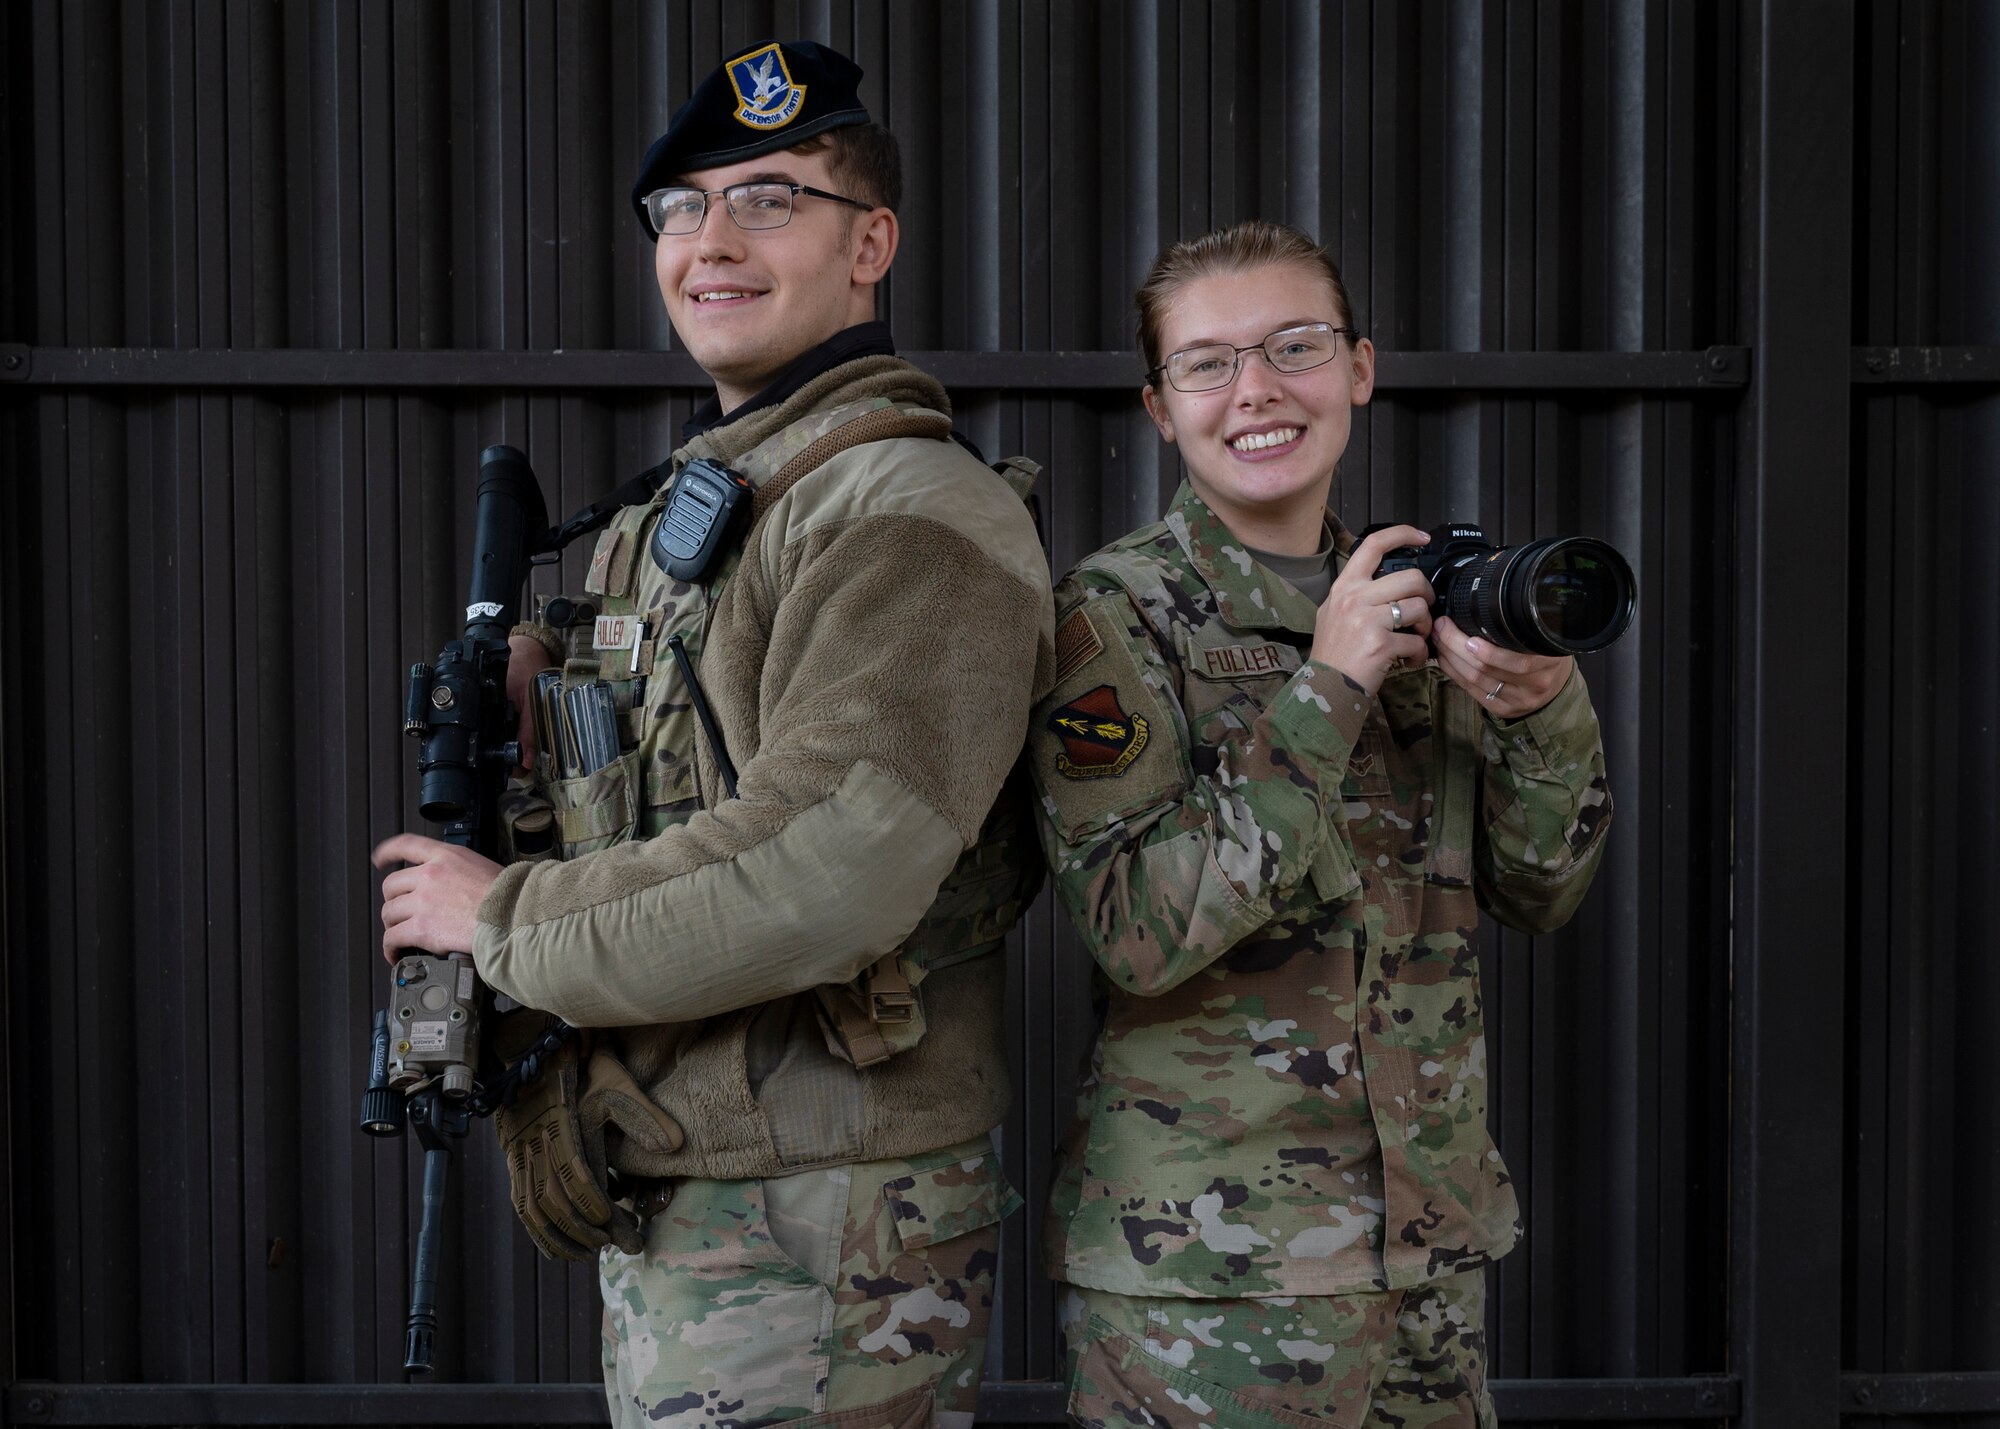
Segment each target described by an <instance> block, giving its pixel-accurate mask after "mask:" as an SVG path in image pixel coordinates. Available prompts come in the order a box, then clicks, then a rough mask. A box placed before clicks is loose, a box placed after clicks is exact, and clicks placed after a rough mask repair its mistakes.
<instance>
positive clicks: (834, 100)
mask: <svg viewBox="0 0 2000 1429" xmlns="http://www.w3.org/2000/svg"><path fill="white" fill-rule="evenodd" d="M860 78H861V71H860V69H859V67H858V66H856V65H855V64H854V63H853V62H852V61H851V60H849V59H847V58H846V57H845V56H843V55H840V54H837V53H835V52H833V51H831V50H829V49H826V48H824V47H822V46H820V45H816V44H810V43H784V44H778V43H765V44H760V45H756V46H753V47H751V48H750V49H748V50H746V51H743V52H742V53H739V54H737V55H734V56H732V57H731V58H729V59H728V60H727V61H725V62H724V64H723V65H722V66H721V68H719V69H718V70H716V71H715V73H713V74H711V75H710V76H709V77H708V78H707V79H706V80H705V81H704V82H703V83H702V85H701V86H700V88H699V89H697V90H696V92H695V94H694V96H693V97H692V98H691V99H690V100H689V101H688V103H687V104H686V105H684V106H683V107H682V108H681V110H680V111H679V112H678V113H677V114H676V115H675V116H674V119H673V122H672V124H671V126H670V127H669V128H668V130H667V132H666V133H665V134H664V135H663V136H661V138H660V139H659V141H658V142H657V143H655V144H654V145H653V147H652V151H651V152H650V153H648V154H647V156H646V161H645V164H644V166H643V167H642V169H641V171H640V174H639V178H638V181H637V183H636V184H635V185H634V186H633V190H632V203H633V207H634V208H635V209H636V210H637V212H638V214H639V217H640V221H641V222H643V223H645V224H646V226H647V232H648V233H649V234H650V235H651V236H653V237H654V239H655V241H656V243H657V249H656V254H655V263H654V269H655V272H656V274H657V276H658V279H659V285H660V295H661V297H662V298H663V299H664V300H665V302H666V305H667V311H668V313H669V314H670V316H671V317H672V319H673V324H674V328H675V331H676V332H677V333H678V334H679V336H680V340H681V342H682V343H683V344H685V346H686V348H687V350H688V351H689V352H690V353H692V354H693V355H694V357H695V358H696V359H697V360H698V361H699V362H700V363H701V365H702V368H703V370H704V371H706V372H707V373H708V375H709V376H710V377H711V378H712V379H713V380H714V382H715V395H714V398H713V399H712V400H711V401H710V402H708V403H707V404H706V405H705V406H704V407H703V408H702V409H700V410H699V411H698V412H697V413H696V415H695V418H694V420H693V421H692V422H691V423H689V425H688V428H687V429H686V431H685V433H684V437H685V442H684V445H683V446H682V447H681V448H680V449H679V450H678V451H676V452H675V453H674V456H673V460H672V463H671V466H670V471H671V476H670V478H669V480H668V481H667V482H666V484H665V485H664V486H663V487H662V489H661V491H660V493H659V494H658V495H657V496H655V497H654V498H653V499H652V500H651V501H650V502H645V503H643V504H639V505H634V506H629V507H627V508H625V509H624V510H623V511H621V512H620V513H619V515H618V516H617V517H616V518H615V519H614V520H613V521H612V522H611V524H610V526H609V527H608V528H607V529H606V530H605V531H604V533H603V535H602V536H601V537H600V539H599V542H598V545H597V548H596V551H595V554H594V557H593V560H592V563H591V567H590V576H589V579H588V581H587V582H586V589H585V590H584V591H583V592H581V593H579V594H577V595H575V596H573V597H567V598H563V599H561V600H560V601H544V602H543V603H542V607H541V616H540V618H539V619H538V620H537V621H535V622H530V623H529V624H527V625H526V626H524V627H522V628H521V629H520V630H519V631H517V633H516V638H515V641H514V656H513V661H512V665H511V666H510V670H509V685H510V689H511V690H512V692H513V694H514V697H515V700H516V702H517V704H519V705H521V706H522V707H524V708H525V707H526V706H527V705H528V704H529V703H530V694H531V683H530V682H531V680H532V677H533V675H534V674H535V672H536V671H537V670H540V669H543V668H546V667H548V666H550V665H560V666H561V667H562V671H563V677H562V678H563V680H564V682H565V683H568V684H575V683H581V682H585V681H588V680H590V679H592V678H596V679H600V680H603V681H604V682H605V683H607V684H608V685H610V687H611V691H612V694H613V696H614V698H615V700H616V702H617V704H618V707H619V708H621V709H625V710H627V711H628V714H627V715H626V716H625V717H624V718H625V723H626V729H625V730H624V737H625V740H626V748H625V752H624V754H623V755H622V757H621V758H620V759H619V760H617V761H616V762H614V763H612V764H610V765H607V766H605V767H604V768H601V769H598V770H595V771H593V772H590V773H588V774H587V775H580V776H579V775H578V774H577V773H576V771H574V770H572V769H569V768H567V767H565V763H564V759H563V756H562V752H561V751H558V750H544V751H542V752H541V755H540V758H539V759H538V760H537V763H536V770H535V772H536V776H537V782H536V787H535V791H534V794H533V795H532V796H531V798H529V799H528V800H525V801H521V807H528V808H531V809H532V808H534V807H539V810H540V812H541V816H542V821H543V822H547V821H548V820H549V819H550V818H551V817H552V818H553V821H554V826H555V828H556V830H557V832H558V835H559V844H560V852H561V854H562V857H560V858H543V859H540V860H537V861H518V862H515V863H512V864H511V865H509V866H507V867H505V868H502V867H500V866H498V865H496V864H493V863H490V862H488V861H486V860H483V859H481V858H479V857H478V856H476V855H474V854H471V853H469V852H468V851H466V850H464V849H460V848H456V847H453V846H450V845H446V844H441V843H436V842H434V841H432V840H428V839H423V838H419V837H418V836H416V835H412V834H404V835H400V836H398V837H396V838H393V839H390V840H388V841H387V842H385V843H384V844H383V845H382V846H381V847H380V848H379V849H378V850H377V854H376V861H377V862H378V864H381V865H383V866H385V867H387V866H389V865H391V864H394V863H396V862H399V861H400V862H403V863H406V864H407V865H408V866H407V867H405V868H402V869H400V870H398V871H396V872H394V873H391V874H390V875H389V877H388V878H387V879H386V880H385V882H384V886H383V887H384V897H385V903H384V907H383V922H384V925H385V927H386V930H387V931H386V933H385V936H384V939H383V944H384V949H385V951H386V952H388V953H390V954H391V955H393V954H395V953H396V952H397V951H398V950H400V949H403V948H413V947H422V948H429V949H467V950H469V951H470V952H471V953H472V955H473V957H474V959H475V960H476V962H477V964H478V968H479V972H480V975H481V976H482V977H484V978H485V979H486V980H487V981H488V982H489V983H490V984H491V985H492V986H493V987H494V988H495V989H496V990H497V991H499V992H501V993H503V994H506V995H507V996H508V997H510V998H512V999H514V1000H515V1001H518V1002H519V1003H521V1004H522V1005H523V1006H524V1007H525V1008H530V1009H541V1010H543V1011H544V1012H546V1013H548V1014H553V1015H555V1016H559V1017H561V1018H563V1019H565V1020H566V1021H568V1022H569V1023H571V1024H572V1025H574V1026H578V1027H582V1028H587V1029H593V1030H592V1032H591V1034H590V1041H589V1051H588V1055H587V1056H586V1055H585V1054H584V1053H583V1052H581V1051H577V1052H565V1053H564V1054H563V1055H562V1056H561V1057H560V1058H558V1059H557V1064H556V1066H554V1067H553V1068H552V1069H551V1070H550V1071H548V1072H546V1073H545V1074H544V1075H543V1076H542V1077H541V1078H539V1079H538V1081H537V1082H536V1083H535V1084H534V1087H533V1089H532V1090H531V1091H530V1092H527V1093H524V1094H523V1096H522V1097H521V1098H520V1100H519V1101H518V1102H517V1103H516V1105H515V1107H514V1108H512V1109H511V1110H510V1111H509V1112H506V1113H503V1114H502V1116H501V1118H500V1123H501V1125H500V1131H501V1139H502V1141H503V1142H504V1143H505V1144H506V1148H507V1155H508V1161H509V1166H510V1172H511V1174H512V1175H513V1178H514V1198H515V1205H516V1209H517V1210H518V1211H519V1213H520V1214H521V1217H522V1219H523V1222H524V1224H526V1225H527V1227H528V1229H529V1232H530V1234H531V1235H533V1236H534V1238H535V1240H536V1242H537V1244H539V1245H540V1246H541V1247H542V1248H543V1249H544V1251H546V1252H548V1253H550V1254H557V1255H569V1256H572V1257H576V1258H582V1257H586V1256H588V1257H590V1258H594V1259H597V1261H598V1264H599V1269H600V1273H601V1275H602V1279H603V1291H604V1300H605V1305H606V1312H605V1317H604V1372H605V1382H606V1386H607V1389H608V1392H609V1396H610V1401H611V1413H612V1419H613V1422H614V1423H617V1424H633V1425H639V1424H647V1425H667V1426H674V1425H697V1424H699V1425H717V1424H723V1423H735V1424H753V1423H754V1424H777V1423H791V1422H810V1423H813V1424H828V1425H832V1424H839V1425H843V1426H847V1425H852V1426H875V1425H883V1426H900V1425H925V1424H933V1423H936V1424H945V1425H968V1424H970V1423H971V1422H972V1413H973V1409H974V1406H975V1402H976V1396H977V1389H978V1381H979V1375H980V1366H981V1362H982V1358H983V1355H984V1346H985V1334H986V1328H987V1323H988V1319H989V1315H990V1310H991V1296H992V1280H993V1271H994V1264H995V1249H996V1245H997V1237H998V1229H999V1221H1000V1220H1001V1218H1002V1217H1003V1216H1005V1215H1006V1214H1007V1213H1008V1212H1010V1211H1011V1210H1012V1209H1013V1208H1014V1207H1015V1206H1016V1205H1018V1203H1019V1198H1018V1197H1017V1196H1016V1195H1015V1194H1014V1192H1013V1191H1012V1189H1011V1188H1009V1187H1008V1185H1007V1183H1006V1181H1005V1180H1004V1179H1003V1177H1002V1175H1001V1173H1000V1169H999V1163H998V1158H997V1156H996V1155H995V1154H994V1151H993V1149H992V1145H991V1141H990V1136H989V1133H990V1129H991V1128H992V1127H993V1126H994V1125H995V1124H996V1123H997V1122H998V1121H999V1120H1000V1118H1001V1116H1002V1114H1003V1112H1004V1111H1005V1108H1006V1100H1007V1076H1006V1070H1005V1060H1004V1052H1003V1044H1002V1036H1001V1027H1000V1008H1001V996H1002V987H1003V980H1004V963H1005V959H1004V957H1003V956H1002V955H1001V954H1002V952H1003V947H1004V942H1003V940H1004V938H1005V935H1006V932H1007V930H1008V928H1009V927H1011V926H1012V925H1013V923H1014V922H1015V921H1016V920H1017V919H1018V917H1019V915H1020V912H1021V909H1022V906H1023V904H1024V902H1025V901H1026V900H1027V899H1028V898H1030V897H1032V895H1033V891H1034V888H1035V886H1036V883H1037V881H1038V878H1039V872H1038V867H1039V865H1038V863H1037V862H1036V854H1035V843H1034V837H1033V833H1032V829H1031V827H1030V826H1029V825H1028V824H1027V823H1026V822H1025V821H1024V818H1023V815H1024V810H1023V808H1022V806H1021V803H1020V800H1019V798H1018V797H1017V795H1016V793H1015V786H1014V785H1013V784H1012V783H1011V782H1009V781H1008V777H1007V776H1008V773H1009V770H1010V768H1011V767H1012V765H1013V763H1014V759H1015V756H1016V754H1017V752H1018V750H1019V748H1020V745H1021V742H1022V739H1023V737H1024V735H1025V732H1026V728H1027V717H1028V710H1029V708H1030V706H1031V705H1032V704H1033V703H1034V701H1035V700H1036V699H1037V698H1039V697H1040V696H1041V695H1042V694H1043V693H1044V692H1045V691H1046V690H1047V689H1048V688H1049V686H1050V684H1051V682H1052V678H1053V668H1054V656H1053V645H1052V610H1051V605H1050V596H1049V580H1048V571H1047V567H1046V564H1045V560H1044V557H1043V554H1042V550H1041V546H1040V543H1039V540H1038V538H1037V536H1036V533H1035V530H1034V527H1033V523H1032V521H1031V519H1030V517H1029V515H1028V513H1027V511H1026V509H1025V507H1024V505H1023V502H1022V497H1023V495H1025V481H1021V482H1019V483H1018V484H1017V482H1016V481H1015V480H1013V479H1010V478H1003V476H1001V475H998V474H996V473H995V472H994V471H992V470H989V469H988V468H987V467H986V466H985V465H983V464H982V463H981V462H980V461H978V460H977V459H975V458H974V457H973V456H971V455H969V454H968V453H967V451H966V450H965V449H964V448H963V447H961V446H960V445H958V444H956V443H954V442H953V441H951V440H949V432H950V411H951V405H950V401H949V399H948V398H947V397H946V395H945V392H944V390H943V388H942V387H940V386H939V385H938V384H937V382H936V381H934V380H933V379H932V378H930V377H928V376H927V375H925V374H924V373H923V372H921V371H919V370H918V369H916V368H915V367H912V366H911V365H910V364H908V363H906V362H904V361H902V360H901V359H899V358H897V357H896V356H895V355H894V346H893V344H892V343H891V341H890V336H889V329H888V326H887V324H886V323H883V322H879V321H877V320H876V318H875V311H876V303H875V294H876V289H877V286H878V285H879V284H880V283H881V281H882V279H883V277H884V276H885V275H886V274H887V273H888V271H889V265H890V263H891V262H892V261H893V259H894V258H895V255H896V245H897V240H898V228H897V222H896V206H897V203H898V200H899V197H900V194H899V189H900V173H899V160H898V157H897V147H896V141H895V139H894V137H893V136H891V135H890V134H889V133H888V131H887V130H885V129H883V128H882V127H881V126H879V125H877V124H875V123H873V122H872V121H871V120H870V119H869V116H868V113H867V110H866V109H865V108H864V107H863V105H862V103H861V100H860V97H859V95H858V93H857V85H858V83H859V81H860ZM698 461H701V462H707V463H710V464H711V466H709V467H704V468H700V469H692V468H691V464H692V463H696V462H698ZM714 469H726V470H727V472H730V473H734V474H735V475H734V476H733V477H728V476H725V477H724V478H721V479H720V480H719V482H717V483H713V484H712V485H711V486H710V487H709V488H704V489H707V490H710V491H711V493H715V492H719V493H720V496H718V497H716V498H715V499H716V500H717V501H720V502H722V503H723V504H725V505H726V504H727V503H728V502H729V501H730V500H732V499H733V498H732V497H731V495H730V493H731V491H732V490H736V491H738V492H739V493H749V494H748V495H745V496H744V498H743V500H742V502H741V507H742V508H743V511H742V514H741V515H740V516H739V517H736V518H734V519H732V518H730V517H728V516H725V515H716V516H715V517H714V520H715V522H716V523H717V525H718V529H719V530H721V531H723V532H724V533H725V534H726V539H724V540H722V541H721V542H720V543H719V544H718V545H717V549H716V551H715V553H714V555H713V557H712V559H711V560H710V562H709V564H707V565H706V566H705V567H703V568H702V569H699V570H696V569H693V568H691V567H690V566H689V565H688V564H687V560H688V559H692V558H685V552H686V551H687V550H689V549H692V546H691V545H690V544H689V542H693V544H694V545H699V544H700V541H699V539H698V537H699V534H700V533H699V531H697V530H696V529H695V528H696V527H702V529H706V528H705V527H703V523H704V522H706V521H708V520H709V516H708V515H705V514H703V513H705V512H710V511H711V510H712V509H713V510H716V511H719V510H720V507H719V506H714V505H713V503H711V504H710V505H701V506H697V505H686V506H682V507H676V508H674V511H675V514H674V516H673V520H672V521H668V522H666V523H664V524H663V521H662V513H663V511H666V510H667V509H668V507H669V505H670V503H671V502H672V501H673V499H674V494H675V491H676V488H677V487H680V486H682V485H683V484H684V483H685V484H686V485H687V487H688V491H690V492H692V491H694V490H696V489H697V486H698V479H699V478H700V476H701V472H703V471H711V472H712V471H713V470H714ZM737 478H740V479H741V482H740V486H738V487H736V488H731V486H730V484H729V483H730V482H732V481H735V480H737ZM1017 488H1018V489H1017ZM683 494H684V495H685V494H686V493H683ZM705 499H706V498H705ZM739 520H740V522H741V525H740V526H739V525H737V524H735V522H736V521H739ZM691 532H692V533H693V534H690V533H691ZM684 538H685V539H684ZM677 541H678V542H680V543H681V544H680V545H678V546H676V545H675V542H677ZM677 551H678V552H680V553H681V554H679V555H677V554H676V552H677ZM683 656H684V657H685V658H686V659H687V661H688V668H689V669H691V670H693V671H696V672H698V673H697V679H698V683H699V686H700V687H701V688H703V689H705V691H706V697H707V701H708V704H709V705H710V706H711V707H712V712H713V715H714V720H715V725H716V734H715V736H714V737H711V736H709V735H707V734H704V733H702V732H701V724H702V721H701V720H700V719H698V717H697V712H696V705H697V693H696V690H695V689H694V687H692V686H691V685H690V684H689V682H688V680H687V678H686V676H685V675H684V673H683V670H682V667H681V665H680V664H679V661H680V659H681V658H682V657H683ZM531 732H532V727H531V726H529V725H527V724H526V723H524V728H523V733H524V735H527V734H531ZM730 765H733V767H734V784H733V788H732V787H731V784H730V781H729V775H728V772H727V771H728V768H729V766H730ZM565 776H567V777H565ZM1003 786H1004V787H1003ZM521 807H517V808H515V809H514V810H513V811H512V812H513V814H514V815H515V817H516V818H519V817H520V815H521ZM520 827H521V828H523V829H525V828H526V827H527V824H526V822H525V821H523V822H522V823H521V824H520ZM523 1015H525V1016H536V1015H538V1014H523ZM642 1218H644V1220H643V1225H642V1224H641V1219H642Z"/></svg>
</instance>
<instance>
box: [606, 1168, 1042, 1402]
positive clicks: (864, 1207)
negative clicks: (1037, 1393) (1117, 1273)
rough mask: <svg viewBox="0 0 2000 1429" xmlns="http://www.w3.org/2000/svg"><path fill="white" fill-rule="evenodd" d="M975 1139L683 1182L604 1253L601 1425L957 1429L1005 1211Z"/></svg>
mask: <svg viewBox="0 0 2000 1429" xmlns="http://www.w3.org/2000/svg"><path fill="white" fill-rule="evenodd" d="M1018 1204H1019V1200H1018V1198H1017V1197H1015V1196H1014V1194H1013V1192H1012V1191H1011V1190H1009V1189H1008V1187H1007V1185H1006V1182H1005V1181H1004V1179H1002V1178H1001V1176H1000V1171H999V1164H998V1157H996V1156H994V1155H992V1154H991V1151H990V1148H989V1146H988V1144H987V1142H986V1141H985V1139H984V1138H981V1139H980V1140H978V1141H974V1142H967V1143H965V1144H963V1145H960V1146H956V1147H949V1148H946V1149H945V1150H943V1151H939V1152H935V1153H932V1154H931V1155H929V1156H925V1157H920V1158H917V1159H914V1160H895V1161H870V1162H858V1163H855V1164H853V1165H849V1166H836V1167H831V1168H827V1169H822V1170H817V1171H806V1172H801V1173H799V1174H797V1175H792V1176H785V1177H774V1178H771V1179H768V1180H750V1181H682V1182H679V1183H678V1184H677V1185H676V1186H675V1188H674V1196H673V1200H672V1202H671V1203H670V1204H669V1205H668V1207H667V1209H666V1210H665V1211H663V1212H661V1213H660V1214H659V1215H657V1216H655V1217H653V1219H652V1221H651V1222H650V1223H649V1224H648V1225H647V1228H646V1248H645V1250H644V1252H643V1253H641V1254H639V1255H625V1254H622V1253H621V1252H619V1251H617V1250H616V1249H608V1250H606V1251H605V1252H604V1254H603V1258H602V1260H601V1261H600V1263H599V1270H600V1274H601V1284H602V1288H603V1291H604V1384H605V1391H606V1395H607V1397H608V1398H609V1400H610V1404H611V1422H612V1423H613V1424H614V1425H619V1426H626V1425H630V1426H634V1429H638V1426H646V1429H653V1426H660V1429H694V1426H701V1429H748V1426H752V1425H764V1424H796V1425H811V1426H837V1429H923V1426H929V1425H938V1426H941V1429H968V1426H970V1425H971V1423H972V1415H973V1410H974V1408H975V1407H976V1404H977V1401H978V1396H979V1371H980V1366H981V1364H982V1362H983V1361H984V1359H985V1355H986V1327H987V1321H988V1320H989V1318H990V1317H991V1314H992V1308H993V1269H994V1262H995V1251H996V1248H997V1246H998V1242H999V1233H1000V1231H999V1221H1000V1219H1001V1217H1002V1216H1003V1215H1004V1214H1006V1213H1007V1212H1008V1211H1011V1210H1012V1209H1013V1208H1014V1206H1015V1205H1018Z"/></svg>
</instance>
